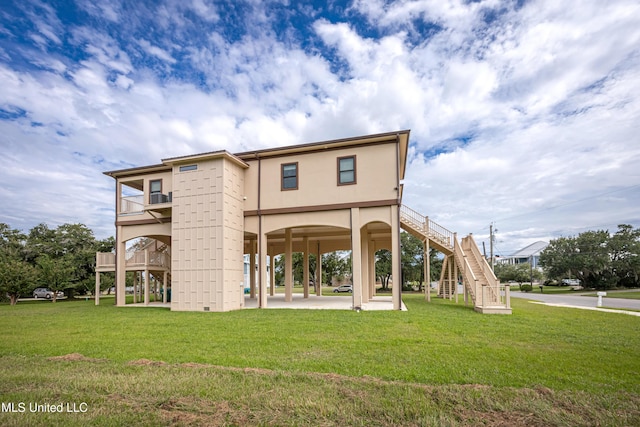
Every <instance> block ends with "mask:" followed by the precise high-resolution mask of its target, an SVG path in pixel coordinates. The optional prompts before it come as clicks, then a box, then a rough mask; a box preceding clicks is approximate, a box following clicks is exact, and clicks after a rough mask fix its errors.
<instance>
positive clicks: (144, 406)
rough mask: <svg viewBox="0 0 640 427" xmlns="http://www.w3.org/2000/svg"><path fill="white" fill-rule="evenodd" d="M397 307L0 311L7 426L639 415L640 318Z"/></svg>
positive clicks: (75, 304) (415, 303) (598, 420)
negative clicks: (66, 406)
mask: <svg viewBox="0 0 640 427" xmlns="http://www.w3.org/2000/svg"><path fill="white" fill-rule="evenodd" d="M403 299H404V301H405V304H406V305H407V307H408V309H409V311H407V312H360V313H356V312H352V311H329V310H327V311H325V310H272V309H267V310H243V311H237V312H230V313H185V312H171V311H169V310H167V309H158V308H132V307H123V308H117V307H114V306H112V305H104V304H103V305H101V306H98V307H96V306H94V305H93V303H92V302H91V301H88V302H85V301H61V302H58V303H55V304H52V303H48V302H37V303H30V304H24V303H19V304H18V305H17V306H15V307H10V306H0V321H1V322H2V323H1V324H2V326H3V336H2V342H1V344H0V401H2V402H37V403H43V402H51V403H61V402H65V403H68V402H70V403H80V402H86V403H87V409H88V410H87V412H85V413H63V414H57V413H44V414H43V413H29V411H28V408H27V411H26V413H7V412H4V413H0V424H2V425H25V424H28V425H50V424H66V425H86V424H93V425H116V424H136V425H169V424H185V425H188V424H200V425H389V426H391V425H478V424H484V425H612V426H613V425H640V357H639V354H640V334H638V332H639V331H640V318H638V317H634V316H628V315H624V314H615V313H601V312H593V311H587V310H576V309H565V308H556V307H546V306H542V305H537V304H530V303H528V302H526V301H525V300H520V299H516V300H513V308H514V314H513V315H511V316H499V315H495V316H489V315H480V314H477V313H475V312H474V311H473V310H471V309H470V308H466V307H464V305H463V304H460V305H455V304H453V303H452V302H450V301H446V300H441V299H433V300H432V302H431V303H427V302H425V301H424V297H423V296H422V295H404V296H403Z"/></svg>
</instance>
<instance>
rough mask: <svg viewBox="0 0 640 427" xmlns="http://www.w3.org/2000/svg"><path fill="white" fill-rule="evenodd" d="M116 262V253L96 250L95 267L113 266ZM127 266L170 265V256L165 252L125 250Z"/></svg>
mask: <svg viewBox="0 0 640 427" xmlns="http://www.w3.org/2000/svg"><path fill="white" fill-rule="evenodd" d="M115 264H116V254H114V253H111V252H96V268H100V267H113V266H115ZM125 265H127V266H145V265H148V266H154V267H167V268H168V267H170V266H171V258H170V257H169V255H168V254H167V253H165V252H157V251H137V252H127V253H126V256H125Z"/></svg>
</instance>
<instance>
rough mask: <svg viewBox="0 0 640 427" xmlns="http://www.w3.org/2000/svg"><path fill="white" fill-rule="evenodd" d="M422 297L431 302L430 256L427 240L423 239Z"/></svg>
mask: <svg viewBox="0 0 640 427" xmlns="http://www.w3.org/2000/svg"><path fill="white" fill-rule="evenodd" d="M423 263H424V282H425V283H424V285H425V286H424V292H425V294H424V296H425V299H426V300H427V301H431V256H430V254H429V239H424V262H423Z"/></svg>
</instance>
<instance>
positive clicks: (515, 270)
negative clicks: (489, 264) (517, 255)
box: [495, 262, 542, 289]
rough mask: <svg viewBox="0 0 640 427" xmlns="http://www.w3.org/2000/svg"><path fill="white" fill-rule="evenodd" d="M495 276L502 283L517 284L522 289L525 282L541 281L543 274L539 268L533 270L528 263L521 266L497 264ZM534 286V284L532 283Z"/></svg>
mask: <svg viewBox="0 0 640 427" xmlns="http://www.w3.org/2000/svg"><path fill="white" fill-rule="evenodd" d="M495 274H496V277H497V278H498V279H500V281H501V282H512V281H513V282H516V283H518V286H520V289H522V284H523V283H524V282H531V281H532V279H541V278H542V273H541V272H540V270H538V269H537V268H531V264H530V263H528V262H525V263H521V264H497V265H496V266H495ZM531 284H532V285H533V283H531Z"/></svg>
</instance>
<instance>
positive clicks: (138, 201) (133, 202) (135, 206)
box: [120, 195, 144, 214]
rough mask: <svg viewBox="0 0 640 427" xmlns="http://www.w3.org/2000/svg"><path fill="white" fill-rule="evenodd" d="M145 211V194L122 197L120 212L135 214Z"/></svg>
mask: <svg viewBox="0 0 640 427" xmlns="http://www.w3.org/2000/svg"><path fill="white" fill-rule="evenodd" d="M142 212H144V196H143V195H139V196H125V197H123V198H121V199H120V213H121V214H134V213H142Z"/></svg>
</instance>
